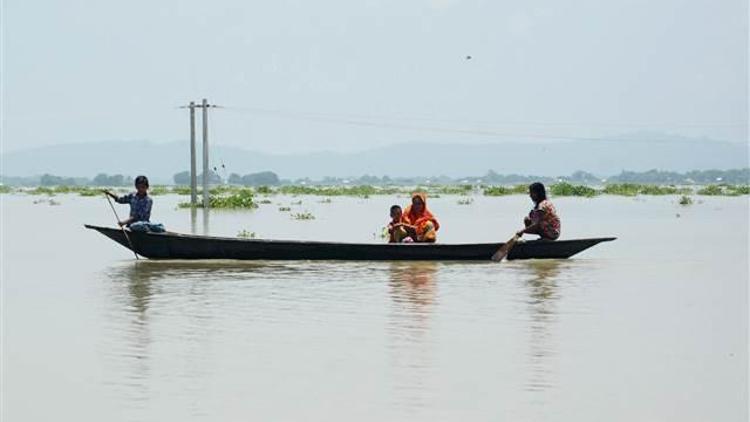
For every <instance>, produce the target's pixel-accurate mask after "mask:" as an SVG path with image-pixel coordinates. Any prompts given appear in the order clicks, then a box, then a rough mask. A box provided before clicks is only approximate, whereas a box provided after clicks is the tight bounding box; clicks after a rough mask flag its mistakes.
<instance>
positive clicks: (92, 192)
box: [78, 188, 104, 196]
mask: <svg viewBox="0 0 750 422" xmlns="http://www.w3.org/2000/svg"><path fill="white" fill-rule="evenodd" d="M78 195H80V196H99V195H104V193H103V192H102V191H101V189H93V188H89V189H83V190H80V191H79V192H78Z"/></svg>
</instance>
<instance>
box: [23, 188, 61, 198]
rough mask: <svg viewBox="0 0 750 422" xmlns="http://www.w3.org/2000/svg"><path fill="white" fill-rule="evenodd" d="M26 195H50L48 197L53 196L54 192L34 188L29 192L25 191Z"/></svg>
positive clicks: (52, 190)
mask: <svg viewBox="0 0 750 422" xmlns="http://www.w3.org/2000/svg"><path fill="white" fill-rule="evenodd" d="M26 193H28V194H29V195H50V196H52V195H54V194H55V190H54V189H52V188H48V187H45V186H37V187H36V188H34V189H32V190H30V191H26Z"/></svg>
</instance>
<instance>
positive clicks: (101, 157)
mask: <svg viewBox="0 0 750 422" xmlns="http://www.w3.org/2000/svg"><path fill="white" fill-rule="evenodd" d="M664 138H665V137H664V136H661V137H660V138H658V139H659V140H658V141H651V140H648V139H644V140H633V139H628V140H617V139H614V138H613V139H612V140H611V141H605V140H591V141H564V142H563V141H559V142H555V143H521V142H517V143H513V142H506V143H497V144H474V145H451V144H427V143H424V144H400V145H392V146H387V147H383V148H377V149H372V150H369V151H362V152H351V153H348V152H346V153H345V152H336V151H321V152H315V153H290V154H269V153H263V152H257V151H253V150H251V149H243V148H238V147H228V146H221V145H216V146H215V147H212V149H211V157H210V162H211V166H212V167H216V168H217V172H218V173H219V175H221V176H222V177H224V178H226V177H227V176H228V175H229V174H231V173H238V174H246V173H253V172H259V171H265V170H270V171H273V172H275V173H277V174H278V175H279V176H280V177H282V178H287V179H295V178H301V177H310V178H312V179H317V178H322V177H325V176H333V177H350V176H361V175H364V174H370V175H379V176H382V175H389V176H397V177H398V176H439V175H446V176H450V177H463V176H469V175H482V174H485V173H486V172H487V171H488V170H494V171H496V172H498V173H501V174H510V173H515V174H536V175H540V176H557V175H566V174H571V173H572V172H574V171H576V170H585V171H588V172H591V173H594V174H597V175H601V176H609V175H614V174H618V173H620V172H621V171H622V170H632V171H645V170H650V169H659V170H668V171H679V172H685V171H689V170H701V169H730V168H744V167H747V166H748V146H747V145H743V144H738V143H728V142H718V141H713V140H708V139H690V138H675V137H672V138H670V139H664ZM198 153H199V157H198V167H199V168H198V170H199V172H200V171H201V169H200V166H201V164H200V163H201V161H200V150H199V151H198ZM189 154H190V152H189V145H188V143H187V142H168V143H160V142H149V141H108V142H97V143H80V144H66V145H57V146H50V147H43V148H35V149H27V150H18V151H12V152H9V153H6V154H3V155H0V160H1V163H2V168H1V169H0V174H3V175H6V176H33V175H40V174H44V173H51V174H55V175H60V176H69V177H73V176H87V177H93V176H94V175H95V174H98V173H109V174H127V175H135V174H147V175H149V176H150V177H151V179H152V180H153V181H154V182H157V183H160V182H171V181H172V176H173V175H174V174H175V173H178V172H180V171H184V170H187V169H189V168H190V161H189V157H190V155H189ZM222 164H223V167H222Z"/></svg>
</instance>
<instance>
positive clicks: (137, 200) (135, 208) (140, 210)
mask: <svg viewBox="0 0 750 422" xmlns="http://www.w3.org/2000/svg"><path fill="white" fill-rule="evenodd" d="M116 201H117V202H118V203H120V204H130V216H131V217H133V221H132V222H131V223H135V222H138V221H146V222H148V221H149V220H150V219H151V206H152V205H153V203H154V201H152V200H151V197H150V196H148V194H146V195H143V196H138V194H137V193H136V192H132V193H129V194H127V195H123V196H120V197H119V198H117V199H116Z"/></svg>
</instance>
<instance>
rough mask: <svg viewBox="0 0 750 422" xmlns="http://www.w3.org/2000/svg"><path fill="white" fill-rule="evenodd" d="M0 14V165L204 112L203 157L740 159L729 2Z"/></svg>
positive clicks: (230, 5)
mask: <svg viewBox="0 0 750 422" xmlns="http://www.w3.org/2000/svg"><path fill="white" fill-rule="evenodd" d="M3 3H4V4H3V8H4V9H3V10H2V19H3V22H2V30H3V34H2V35H3V38H2V53H3V61H2V82H3V86H2V101H3V104H2V105H3V110H2V126H3V127H2V142H3V145H2V148H3V150H4V151H6V152H7V151H12V150H18V149H25V148H30V147H37V146H44V145H51V144H64V143H71V142H98V141H105V140H122V139H125V140H127V139H146V140H153V141H174V140H179V139H186V138H187V136H188V133H189V132H188V118H187V112H186V111H185V110H180V109H177V108H176V107H177V106H179V105H181V104H185V103H187V102H188V101H190V100H193V99H194V100H199V99H200V98H203V97H206V98H208V99H209V100H210V101H212V102H216V103H218V104H220V105H224V106H226V107H227V108H225V109H221V110H212V111H211V119H210V122H211V140H212V142H215V143H220V144H224V145H233V146H245V147H247V148H251V149H260V150H264V151H269V152H300V151H310V150H321V149H337V150H362V149H367V148H372V147H377V146H383V145H388V144H391V143H401V142H442V143H445V142H451V143H479V142H505V141H508V140H515V139H519V138H522V139H530V140H531V141H545V140H546V141H549V142H557V141H562V140H561V139H562V138H565V137H572V138H576V137H603V136H611V135H616V134H622V133H631V132H644V131H647V132H651V131H664V132H668V133H672V134H681V135H687V136H695V137H701V136H706V137H711V138H714V139H717V140H722V141H730V142H747V120H748V106H747V100H748V64H747V60H748V42H747V38H748V10H747V1H746V0H721V1H716V0H692V1H691V0H607V1H601V0H586V1H560V0H536V1H518V0H508V1H506V0H488V1H481V0H477V1H460V0H413V1H403V0H400V1H375V0H362V1H356V0H341V1H309V0H307V1H305V0H299V1H265V2H259V1H247V0H215V1H205V0H202V1H194V0H180V1H144V0H131V1H117V2H113V1H83V0H66V1H59V0H56V1H52V0H36V1H26V0H5V1H4V2H3ZM467 56H471V58H470V59H468V58H467ZM199 123H200V122H199Z"/></svg>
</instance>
